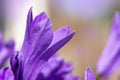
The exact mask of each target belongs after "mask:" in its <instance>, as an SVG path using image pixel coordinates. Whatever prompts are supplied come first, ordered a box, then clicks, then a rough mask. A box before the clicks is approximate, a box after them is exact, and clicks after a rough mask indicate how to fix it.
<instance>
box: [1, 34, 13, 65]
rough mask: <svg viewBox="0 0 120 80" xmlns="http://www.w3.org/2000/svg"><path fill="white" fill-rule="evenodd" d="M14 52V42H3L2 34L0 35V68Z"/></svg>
mask: <svg viewBox="0 0 120 80" xmlns="http://www.w3.org/2000/svg"><path fill="white" fill-rule="evenodd" d="M13 50H14V41H13V40H10V41H9V42H7V43H4V42H3V37H2V33H0V66H1V65H3V64H4V63H5V61H6V60H7V59H8V58H9V57H10V56H11V55H12V53H13Z"/></svg>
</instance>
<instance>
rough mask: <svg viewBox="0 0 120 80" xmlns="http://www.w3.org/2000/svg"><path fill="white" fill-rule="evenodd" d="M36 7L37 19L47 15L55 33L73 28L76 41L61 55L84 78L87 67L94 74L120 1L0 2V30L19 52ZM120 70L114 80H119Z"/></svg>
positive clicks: (33, 0)
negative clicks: (42, 13) (29, 15)
mask: <svg viewBox="0 0 120 80" xmlns="http://www.w3.org/2000/svg"><path fill="white" fill-rule="evenodd" d="M30 7H33V13H34V16H35V15H37V14H39V13H40V12H42V11H44V12H46V13H47V15H48V16H49V17H50V19H51V21H52V23H53V27H54V29H55V30H56V29H58V28H60V27H64V26H67V25H70V26H71V28H72V30H76V35H75V36H74V38H73V39H72V40H71V41H70V42H69V43H68V44H67V45H66V46H64V47H63V48H62V49H61V50H60V51H59V52H58V53H59V55H60V56H61V57H63V58H65V60H66V61H68V62H71V64H73V66H74V69H75V70H74V74H75V75H78V76H80V78H82V77H83V76H84V73H85V72H84V71H85V69H86V67H87V66H90V67H91V68H92V69H93V70H94V71H95V67H96V62H97V60H98V58H99V56H100V54H101V53H102V50H103V48H104V45H105V43H106V40H107V38H108V34H109V29H110V25H111V21H112V17H113V15H114V13H115V12H116V11H119V10H120V0H0V28H1V31H2V32H3V33H4V37H5V40H8V39H10V38H13V39H15V41H16V49H18V50H19V49H20V48H21V45H22V41H23V38H24V32H25V26H26V16H27V12H28V10H29V8H30ZM118 76H119V77H120V70H118V71H117V72H116V73H115V74H114V75H113V76H111V79H109V80H118V78H119V77H118Z"/></svg>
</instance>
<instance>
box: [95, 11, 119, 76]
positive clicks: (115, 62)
mask: <svg viewBox="0 0 120 80" xmlns="http://www.w3.org/2000/svg"><path fill="white" fill-rule="evenodd" d="M119 66H120V14H119V13H118V12H117V13H116V14H115V16H114V19H113V22H112V27H111V30H110V35H109V38H108V41H107V44H106V46H105V48H104V51H103V53H102V55H101V57H100V59H99V61H98V63H97V71H98V72H99V74H100V75H101V76H104V77H105V76H107V77H108V76H110V75H111V74H113V73H114V72H115V71H116V70H117V69H118V68H119Z"/></svg>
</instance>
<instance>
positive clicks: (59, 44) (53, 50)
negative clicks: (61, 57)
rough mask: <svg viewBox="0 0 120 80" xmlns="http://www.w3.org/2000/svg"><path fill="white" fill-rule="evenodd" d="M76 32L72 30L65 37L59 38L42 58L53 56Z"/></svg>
mask: <svg viewBox="0 0 120 80" xmlns="http://www.w3.org/2000/svg"><path fill="white" fill-rule="evenodd" d="M74 34H75V32H72V33H71V34H69V35H67V36H66V37H64V38H63V39H61V40H59V41H58V42H56V43H55V44H53V45H52V46H51V47H49V48H48V49H47V50H46V51H45V52H44V53H43V54H42V56H41V59H42V60H46V61H47V60H48V59H49V58H50V57H51V56H53V55H54V54H55V53H56V52H57V51H58V50H59V49H60V48H61V47H63V46H64V45H65V44H66V43H67V42H68V41H69V40H70V39H71V38H72V37H73V36H74Z"/></svg>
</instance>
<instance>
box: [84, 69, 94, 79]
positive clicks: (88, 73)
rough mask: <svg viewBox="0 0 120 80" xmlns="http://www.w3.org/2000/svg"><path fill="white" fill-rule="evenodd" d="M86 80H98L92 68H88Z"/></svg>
mask: <svg viewBox="0 0 120 80" xmlns="http://www.w3.org/2000/svg"><path fill="white" fill-rule="evenodd" d="M85 80H96V79H95V76H94V73H93V71H92V70H91V69H90V68H87V70H86V72H85Z"/></svg>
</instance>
